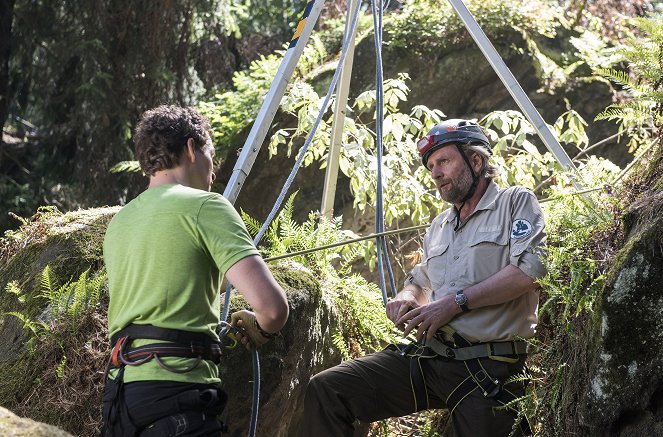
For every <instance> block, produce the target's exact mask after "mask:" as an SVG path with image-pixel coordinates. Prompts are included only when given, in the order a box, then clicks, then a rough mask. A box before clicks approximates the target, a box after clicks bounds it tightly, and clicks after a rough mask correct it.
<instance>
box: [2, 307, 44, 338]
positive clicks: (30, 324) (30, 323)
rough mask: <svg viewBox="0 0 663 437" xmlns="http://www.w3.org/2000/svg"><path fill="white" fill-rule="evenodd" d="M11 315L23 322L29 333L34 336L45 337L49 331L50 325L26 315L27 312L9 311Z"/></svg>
mask: <svg viewBox="0 0 663 437" xmlns="http://www.w3.org/2000/svg"><path fill="white" fill-rule="evenodd" d="M5 314H8V315H10V316H14V317H16V318H17V319H19V320H20V321H21V323H23V329H24V330H25V331H26V332H27V333H29V334H32V336H34V337H38V338H41V337H43V336H44V335H45V334H46V333H47V332H48V331H49V327H48V325H46V324H45V323H44V322H37V321H34V320H32V319H31V318H30V317H28V316H26V315H25V314H23V313H21V312H18V311H10V312H8V313H5Z"/></svg>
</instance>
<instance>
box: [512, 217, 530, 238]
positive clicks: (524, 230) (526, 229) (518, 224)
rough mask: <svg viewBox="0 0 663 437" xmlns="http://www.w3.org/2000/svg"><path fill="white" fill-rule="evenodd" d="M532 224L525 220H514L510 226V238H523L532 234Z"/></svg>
mask: <svg viewBox="0 0 663 437" xmlns="http://www.w3.org/2000/svg"><path fill="white" fill-rule="evenodd" d="M532 229H533V227H532V224H531V223H530V222H528V221H527V220H525V219H516V220H514V221H513V225H511V238H525V237H527V236H528V235H529V234H531V233H532Z"/></svg>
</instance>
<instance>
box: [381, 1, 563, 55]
mask: <svg viewBox="0 0 663 437" xmlns="http://www.w3.org/2000/svg"><path fill="white" fill-rule="evenodd" d="M465 3H466V4H467V7H468V9H470V11H471V12H472V14H473V15H474V17H475V18H476V20H477V22H478V23H479V25H480V26H481V27H482V29H483V30H484V32H486V34H487V35H488V36H489V37H491V39H493V40H499V38H500V37H501V36H503V34H504V33H505V32H508V31H510V30H511V29H516V30H518V31H521V32H523V33H530V34H532V35H546V36H549V37H552V36H554V34H555V29H554V28H553V24H554V23H556V22H559V21H560V19H559V10H558V9H556V8H554V7H553V6H552V5H551V3H550V2H547V1H540V0H537V1H533V2H529V5H528V7H524V5H523V4H514V2H510V1H507V0H487V1H486V0H484V1H478V0H470V1H466V2H465ZM433 11H434V12H433ZM432 12H433V13H432ZM385 33H386V34H387V36H386V37H385V41H386V43H387V44H389V45H391V46H393V47H402V48H406V49H408V50H412V49H414V50H417V51H418V52H419V54H421V55H424V56H426V55H433V53H434V52H439V50H443V49H445V48H446V47H449V46H452V45H455V44H458V43H459V42H462V41H467V42H468V43H469V41H470V39H469V35H468V34H467V32H466V31H465V28H464V25H463V23H462V21H461V20H460V18H459V17H458V14H456V13H455V11H454V10H453V8H452V7H451V5H450V4H449V2H447V1H445V0H410V1H407V2H406V3H405V7H404V13H403V14H399V15H398V16H397V17H395V19H394V22H393V24H392V25H390V26H388V27H386V28H385ZM412 41H417V45H416V46H414V47H413V46H412V44H411V42H412ZM436 56H437V55H436Z"/></svg>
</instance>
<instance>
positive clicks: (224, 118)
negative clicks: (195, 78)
mask: <svg viewBox="0 0 663 437" xmlns="http://www.w3.org/2000/svg"><path fill="white" fill-rule="evenodd" d="M284 53H285V50H282V51H277V52H276V53H274V54H271V55H269V56H261V57H260V59H258V60H256V61H253V62H252V63H251V65H250V66H249V68H248V70H245V71H238V72H235V74H234V75H233V85H234V89H233V90H230V91H225V92H220V93H217V94H215V95H214V96H213V98H212V99H210V100H207V101H202V102H200V103H199V106H198V109H199V110H200V112H201V113H202V114H203V115H205V116H206V117H207V118H209V120H210V123H211V125H212V129H213V130H214V138H213V141H214V146H215V148H216V151H217V153H218V155H219V156H221V157H224V156H226V155H227V154H228V152H229V151H230V150H231V149H232V148H233V147H237V146H238V144H237V141H238V137H239V135H240V134H241V133H242V132H243V130H244V129H245V128H247V127H248V126H250V125H251V124H252V123H253V122H254V120H255V117H256V115H257V114H258V110H259V109H260V106H261V105H262V103H263V99H264V97H265V95H266V94H267V92H268V91H269V88H270V86H271V85H272V81H273V79H274V76H275V75H276V72H277V70H278V68H279V65H280V63H281V59H282V57H283V54H284ZM326 54H327V53H326V50H325V48H324V45H323V44H322V42H321V40H320V39H319V38H318V37H316V36H313V37H311V40H310V41H309V43H308V44H307V45H306V48H305V49H304V52H303V53H302V56H301V58H300V60H299V63H298V65H297V70H296V72H295V75H294V77H293V80H291V85H289V86H290V88H295V89H297V90H298V89H300V87H302V86H304V85H302V83H303V82H301V81H300V78H301V77H302V76H304V75H306V74H307V73H309V72H310V71H311V69H312V68H314V67H315V66H317V65H319V64H320V63H321V62H322V60H323V59H324V58H325V56H326ZM293 81H294V82H295V83H294V84H293ZM305 86H308V85H305Z"/></svg>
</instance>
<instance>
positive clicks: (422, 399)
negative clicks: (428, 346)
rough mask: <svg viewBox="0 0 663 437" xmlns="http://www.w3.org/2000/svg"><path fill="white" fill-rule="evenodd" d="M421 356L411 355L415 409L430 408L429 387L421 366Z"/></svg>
mask: <svg viewBox="0 0 663 437" xmlns="http://www.w3.org/2000/svg"><path fill="white" fill-rule="evenodd" d="M421 359H422V358H421V357H410V385H411V387H412V394H413V395H414V411H422V410H427V409H428V389H427V388H426V380H425V379H424V371H423V369H422V368H421Z"/></svg>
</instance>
